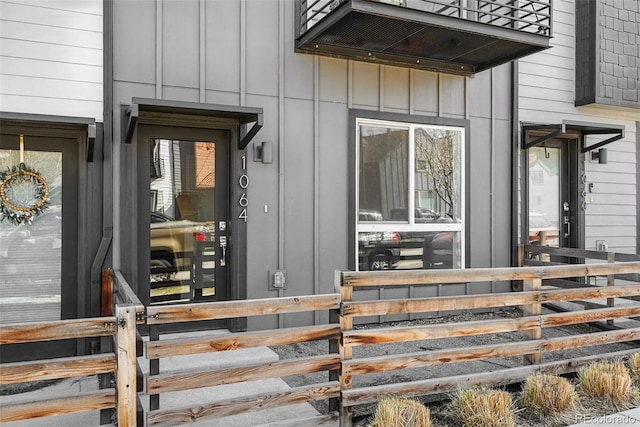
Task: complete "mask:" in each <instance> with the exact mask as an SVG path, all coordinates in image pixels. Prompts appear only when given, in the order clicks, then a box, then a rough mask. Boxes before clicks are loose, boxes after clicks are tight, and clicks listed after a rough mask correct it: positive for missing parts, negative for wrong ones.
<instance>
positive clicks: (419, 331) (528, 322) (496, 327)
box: [343, 316, 540, 346]
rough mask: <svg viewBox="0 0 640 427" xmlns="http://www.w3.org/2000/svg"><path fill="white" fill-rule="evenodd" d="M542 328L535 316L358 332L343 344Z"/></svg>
mask: <svg viewBox="0 0 640 427" xmlns="http://www.w3.org/2000/svg"><path fill="white" fill-rule="evenodd" d="M538 326H540V318H539V317H537V316H531V317H522V318H515V319H492V320H475V321H469V322H460V323H440V324H432V325H419V326H408V327H389V328H376V329H357V330H351V331H345V332H343V341H344V345H345V346H359V345H369V344H385V343H393V342H406V341H419V340H430V339H436V338H452V337H465V336H472V335H483V334H493V333H499V332H512V331H524V330H527V329H531V328H534V327H538Z"/></svg>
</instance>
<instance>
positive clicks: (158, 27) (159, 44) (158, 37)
mask: <svg viewBox="0 0 640 427" xmlns="http://www.w3.org/2000/svg"><path fill="white" fill-rule="evenodd" d="M162 41H163V37H162V0H156V99H162V79H163V77H162V49H163V42H162Z"/></svg>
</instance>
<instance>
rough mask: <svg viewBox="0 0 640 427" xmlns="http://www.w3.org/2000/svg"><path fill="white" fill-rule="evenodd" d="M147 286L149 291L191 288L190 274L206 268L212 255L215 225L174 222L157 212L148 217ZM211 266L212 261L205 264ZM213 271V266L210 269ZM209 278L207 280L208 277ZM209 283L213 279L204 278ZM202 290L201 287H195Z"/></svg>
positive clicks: (186, 221)
mask: <svg viewBox="0 0 640 427" xmlns="http://www.w3.org/2000/svg"><path fill="white" fill-rule="evenodd" d="M150 227H151V229H150V249H151V251H150V252H151V253H150V255H151V256H150V262H149V264H150V276H149V280H150V283H152V284H154V286H152V288H158V286H170V285H177V284H191V285H194V284H193V283H191V282H192V281H193V279H194V278H192V277H191V276H192V272H194V271H200V270H201V269H202V268H203V266H204V267H206V264H207V261H206V259H207V254H209V252H211V253H210V254H209V255H212V254H213V252H212V249H209V247H213V244H214V239H215V236H214V230H215V227H214V223H213V222H195V221H190V220H186V219H182V220H175V219H173V218H171V217H170V216H168V215H165V214H163V213H160V212H151V213H150ZM208 263H212V261H208ZM211 267H213V265H212V266H211ZM209 276H210V277H209ZM203 277H204V278H205V279H207V281H209V282H212V281H213V276H212V275H204V276H203ZM195 285H196V287H198V288H200V287H202V286H201V284H195Z"/></svg>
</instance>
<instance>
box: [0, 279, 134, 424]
mask: <svg viewBox="0 0 640 427" xmlns="http://www.w3.org/2000/svg"><path fill="white" fill-rule="evenodd" d="M103 279H104V280H106V281H107V283H109V284H110V285H111V288H112V292H111V295H112V296H113V298H112V300H111V301H112V302H113V310H112V311H113V314H110V313H109V314H107V315H105V316H103V317H96V318H87V319H72V320H61V321H56V322H33V323H17V324H10V325H6V326H2V327H0V345H8V344H18V343H33V342H46V341H56V340H63V339H79V338H92V337H108V338H111V339H113V341H114V345H113V348H114V351H111V352H106V353H101V354H94V355H88V356H76V357H65V358H55V359H45V360H36V361H29V362H15V363H3V364H2V365H1V366H0V385H16V384H19V383H26V382H31V381H48V380H58V379H64V378H78V377H86V376H92V375H105V374H113V375H115V378H116V388H106V389H101V390H98V391H93V392H84V393H78V394H75V395H65V396H58V397H55V398H51V399H47V400H39V401H31V402H23V403H16V404H8V405H3V406H1V407H0V422H3V423H4V422H9V421H19V420H26V419H31V418H39V417H47V416H51V415H61V414H71V413H75V412H82V411H92V410H102V409H108V408H115V409H116V414H117V415H116V421H117V425H119V426H133V425H136V329H137V328H136V318H137V316H136V313H144V306H143V305H142V304H141V303H140V301H139V300H138V298H137V297H136V296H135V294H134V293H133V291H132V290H131V288H130V287H129V286H128V284H127V283H126V281H125V280H124V278H123V277H122V276H121V275H120V274H117V275H116V278H115V279H116V280H113V277H112V275H111V272H105V274H104V275H103ZM103 314H105V313H103ZM138 318H139V319H141V317H140V316H138ZM0 349H1V347H0Z"/></svg>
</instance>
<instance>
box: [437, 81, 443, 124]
mask: <svg viewBox="0 0 640 427" xmlns="http://www.w3.org/2000/svg"><path fill="white" fill-rule="evenodd" d="M442 104H443V100H442V74H441V73H438V117H442V109H443V106H442Z"/></svg>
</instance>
